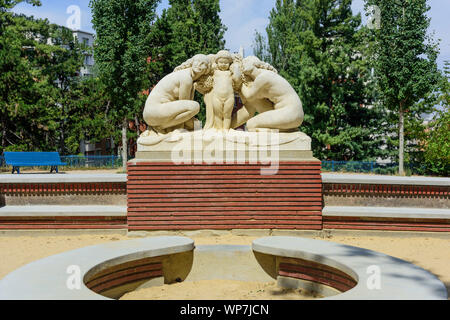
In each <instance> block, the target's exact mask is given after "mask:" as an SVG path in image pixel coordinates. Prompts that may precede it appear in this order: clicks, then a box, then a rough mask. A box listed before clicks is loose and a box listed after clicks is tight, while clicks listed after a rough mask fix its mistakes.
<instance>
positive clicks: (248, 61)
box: [242, 56, 278, 75]
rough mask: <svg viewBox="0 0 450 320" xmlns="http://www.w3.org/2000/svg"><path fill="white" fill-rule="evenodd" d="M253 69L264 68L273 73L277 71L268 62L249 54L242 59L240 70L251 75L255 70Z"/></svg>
mask: <svg viewBox="0 0 450 320" xmlns="http://www.w3.org/2000/svg"><path fill="white" fill-rule="evenodd" d="M255 69H264V70H269V71H272V72H275V73H278V71H277V70H276V69H275V68H274V67H272V66H271V65H270V64H268V63H265V62H263V61H261V60H259V58H258V57H255V56H249V57H247V58H245V59H244V60H242V72H243V73H244V74H245V75H251V74H253V72H254V71H255Z"/></svg>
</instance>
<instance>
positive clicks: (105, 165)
mask: <svg viewBox="0 0 450 320" xmlns="http://www.w3.org/2000/svg"><path fill="white" fill-rule="evenodd" d="M61 161H62V162H65V163H67V166H64V169H69V170H70V169H118V168H121V167H122V157H121V156H114V155H111V156H79V155H68V156H61ZM0 168H1V170H2V171H4V172H5V171H8V170H10V168H9V166H7V165H6V163H5V161H4V157H3V156H1V155H0ZM40 169H43V170H45V168H42V167H40ZM398 169H399V167H398V164H397V163H380V162H376V161H322V171H323V172H343V173H344V172H347V173H371V174H385V175H395V174H397V173H398ZM405 169H406V171H407V174H424V168H423V167H422V166H420V165H417V164H414V163H406V164H405Z"/></svg>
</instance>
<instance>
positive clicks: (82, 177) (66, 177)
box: [0, 173, 127, 184]
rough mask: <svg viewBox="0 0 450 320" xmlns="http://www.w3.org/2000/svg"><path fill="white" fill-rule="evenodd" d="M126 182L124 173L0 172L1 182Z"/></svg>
mask: <svg viewBox="0 0 450 320" xmlns="http://www.w3.org/2000/svg"><path fill="white" fill-rule="evenodd" d="M102 182H114V183H125V182H127V175H126V174H109V173H92V174H88V173H86V174H84V173H83V174H64V173H60V174H30V173H28V174H27V173H24V174H0V184H1V183H102Z"/></svg>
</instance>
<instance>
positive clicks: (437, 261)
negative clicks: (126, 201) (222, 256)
mask: <svg viewBox="0 0 450 320" xmlns="http://www.w3.org/2000/svg"><path fill="white" fill-rule="evenodd" d="M128 239H130V238H128V237H126V236H123V235H119V234H118V235H114V234H109V235H66V236H34V237H28V236H27V237H11V236H0V279H1V278H3V277H4V276H5V275H7V274H8V273H9V272H12V271H13V270H15V269H17V268H19V267H20V266H23V265H25V264H27V263H30V262H32V261H35V260H38V259H41V258H44V257H47V256H50V255H53V254H57V253H61V252H64V251H68V250H73V249H77V248H81V247H85V246H89V245H94V244H100V243H105V242H110V241H119V240H128ZM192 239H193V240H194V241H195V243H196V244H198V245H205V244H233V245H250V244H251V242H252V241H253V240H255V239H257V237H245V236H234V235H231V234H229V235H223V236H218V237H192ZM317 239H321V238H317ZM321 240H324V239H321ZM325 240H327V241H333V242H338V243H343V244H347V245H352V246H357V247H362V248H366V249H370V250H375V251H379V252H382V253H385V254H388V255H391V256H394V257H397V258H400V259H404V260H407V261H409V262H412V263H414V264H416V265H418V266H420V267H422V268H424V269H426V270H428V271H430V272H431V273H433V274H434V275H436V276H437V277H438V278H439V279H440V280H441V281H442V282H444V283H445V285H446V287H447V290H448V291H449V290H450V239H445V238H431V237H430V238H425V237H411V238H405V237H401V238H400V237H387V236H383V237H379V236H353V237H349V236H333V237H330V238H328V239H325ZM210 288H215V290H214V291H212V290H210ZM140 291H142V292H140ZM140 291H137V292H133V293H130V294H128V295H126V296H124V297H123V298H124V299H163V300H172V299H176V300H178V299H182V300H183V299H192V300H196V299H213V300H229V299H230V300H253V299H262V300H266V299H267V300H270V299H277V298H280V297H281V298H283V299H311V298H314V297H311V296H308V294H307V293H304V292H296V291H285V292H280V289H278V288H276V287H275V284H274V283H241V282H239V281H199V282H197V283H195V282H194V283H182V284H175V285H171V286H163V287H159V288H151V290H148V289H143V290H140ZM186 292H188V295H187V294H186ZM205 292H207V296H205Z"/></svg>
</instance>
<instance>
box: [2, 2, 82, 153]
mask: <svg viewBox="0 0 450 320" xmlns="http://www.w3.org/2000/svg"><path fill="white" fill-rule="evenodd" d="M18 2H19V1H3V2H2V3H1V5H2V7H1V21H2V25H1V27H0V29H1V37H0V97H1V98H0V128H1V131H0V134H1V151H3V150H21V151H32V150H42V151H48V150H59V151H60V152H62V153H65V151H66V149H65V147H64V145H65V143H64V140H65V137H64V135H63V134H61V133H62V132H64V123H65V107H66V105H67V103H68V101H67V94H68V92H69V91H70V90H72V88H73V87H75V86H76V82H77V72H78V70H79V69H80V67H81V65H82V51H81V50H82V48H81V47H80V46H79V44H78V42H77V41H76V40H75V39H74V38H73V35H72V32H71V31H70V30H68V29H66V28H64V27H60V26H57V25H54V24H50V23H49V22H48V20H42V19H34V18H32V17H26V16H23V15H14V14H13V13H11V12H10V11H9V9H11V8H12V7H13V5H14V4H16V3H18ZM27 2H29V3H33V4H39V2H38V1H27Z"/></svg>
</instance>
